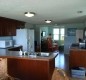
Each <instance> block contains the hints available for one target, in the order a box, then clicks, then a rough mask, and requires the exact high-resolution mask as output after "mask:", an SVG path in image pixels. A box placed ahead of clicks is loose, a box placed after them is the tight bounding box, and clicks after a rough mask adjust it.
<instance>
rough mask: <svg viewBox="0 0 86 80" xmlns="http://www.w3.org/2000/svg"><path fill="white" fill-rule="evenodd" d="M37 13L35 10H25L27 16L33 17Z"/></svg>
mask: <svg viewBox="0 0 86 80" xmlns="http://www.w3.org/2000/svg"><path fill="white" fill-rule="evenodd" d="M34 15H35V13H34V12H25V16H27V17H33V16H34Z"/></svg>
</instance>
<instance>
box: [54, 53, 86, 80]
mask: <svg viewBox="0 0 86 80" xmlns="http://www.w3.org/2000/svg"><path fill="white" fill-rule="evenodd" d="M55 67H57V68H60V69H63V70H65V72H66V73H67V75H68V76H69V77H70V78H71V79H70V80H86V78H85V79H79V78H72V77H71V74H70V70H69V55H68V54H64V53H63V52H61V53H59V54H58V56H57V57H56V58H55Z"/></svg>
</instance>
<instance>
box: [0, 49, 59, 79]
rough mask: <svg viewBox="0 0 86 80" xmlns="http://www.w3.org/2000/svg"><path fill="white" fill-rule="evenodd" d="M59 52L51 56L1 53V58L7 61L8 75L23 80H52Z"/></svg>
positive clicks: (10, 52) (17, 52) (14, 52)
mask: <svg viewBox="0 0 86 80" xmlns="http://www.w3.org/2000/svg"><path fill="white" fill-rule="evenodd" d="M57 54H58V52H55V53H50V55H49V56H46V57H44V56H29V55H20V54H19V51H7V52H6V53H1V52H0V58H6V59H7V73H8V74H9V75H11V76H13V77H17V78H20V79H21V80H51V77H52V74H53V71H54V68H55V57H56V56H57Z"/></svg>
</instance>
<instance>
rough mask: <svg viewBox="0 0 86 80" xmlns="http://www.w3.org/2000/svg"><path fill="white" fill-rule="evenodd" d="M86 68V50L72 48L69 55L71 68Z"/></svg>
mask: <svg viewBox="0 0 86 80" xmlns="http://www.w3.org/2000/svg"><path fill="white" fill-rule="evenodd" d="M75 67H84V68H86V49H79V48H71V49H70V54H69V68H70V69H71V68H75Z"/></svg>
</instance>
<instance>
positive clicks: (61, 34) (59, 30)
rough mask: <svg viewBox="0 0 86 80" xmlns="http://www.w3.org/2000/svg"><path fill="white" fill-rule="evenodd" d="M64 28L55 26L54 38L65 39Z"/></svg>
mask: <svg viewBox="0 0 86 80" xmlns="http://www.w3.org/2000/svg"><path fill="white" fill-rule="evenodd" d="M64 32H65V31H64V28H54V29H53V39H54V40H64Z"/></svg>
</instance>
